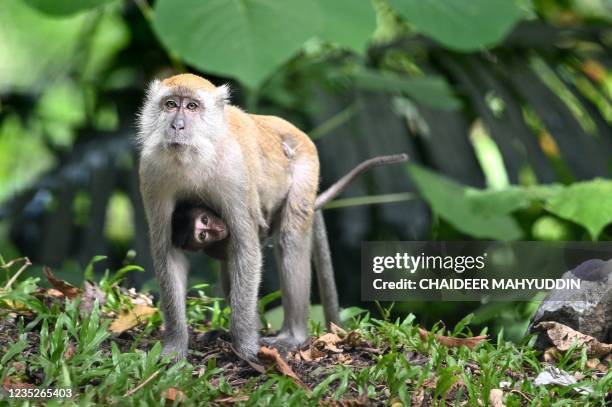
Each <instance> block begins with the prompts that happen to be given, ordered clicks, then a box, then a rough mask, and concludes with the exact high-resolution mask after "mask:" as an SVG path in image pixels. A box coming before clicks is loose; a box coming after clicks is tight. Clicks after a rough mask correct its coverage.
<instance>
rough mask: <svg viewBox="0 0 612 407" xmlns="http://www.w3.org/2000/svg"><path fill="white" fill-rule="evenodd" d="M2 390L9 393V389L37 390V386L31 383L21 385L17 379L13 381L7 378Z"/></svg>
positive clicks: (3, 382)
mask: <svg viewBox="0 0 612 407" xmlns="http://www.w3.org/2000/svg"><path fill="white" fill-rule="evenodd" d="M2 388H4V390H5V391H8V390H9V389H35V388H36V386H35V385H33V384H30V383H21V382H19V381H17V379H14V380H13V379H11V378H10V377H9V376H5V377H4V380H3V381H2Z"/></svg>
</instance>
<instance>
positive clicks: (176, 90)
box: [138, 74, 229, 153]
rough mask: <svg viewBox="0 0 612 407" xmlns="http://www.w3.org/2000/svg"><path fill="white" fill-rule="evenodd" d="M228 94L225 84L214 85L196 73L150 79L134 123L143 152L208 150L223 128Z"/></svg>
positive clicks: (224, 129) (224, 127)
mask: <svg viewBox="0 0 612 407" xmlns="http://www.w3.org/2000/svg"><path fill="white" fill-rule="evenodd" d="M228 97H229V88H228V87H227V86H226V85H222V86H219V87H216V86H214V85H213V84H212V83H210V82H209V81H207V80H206V79H204V78H202V77H199V76H197V75H192V74H181V75H175V76H172V77H170V78H167V79H164V80H161V81H160V80H155V81H153V82H152V83H151V85H150V86H149V89H148V91H147V96H146V98H145V102H144V106H143V108H142V111H141V114H140V117H139V123H138V125H139V126H138V127H139V131H138V142H139V144H140V145H141V147H142V149H143V152H144V153H147V152H151V151H154V150H167V151H170V152H173V153H174V152H179V153H180V152H183V151H185V150H194V151H209V150H211V149H212V148H213V147H214V143H215V141H216V140H218V138H219V137H222V136H223V135H224V133H225V131H226V122H225V114H224V109H225V105H226V104H227V100H228Z"/></svg>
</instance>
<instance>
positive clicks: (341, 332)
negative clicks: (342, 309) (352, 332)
mask: <svg viewBox="0 0 612 407" xmlns="http://www.w3.org/2000/svg"><path fill="white" fill-rule="evenodd" d="M329 332H331V333H333V334H336V335H338V336H339V337H341V338H344V337H345V336H346V331H345V330H344V329H343V328H342V327H340V326H338V325H336V324H334V323H333V322H330V323H329Z"/></svg>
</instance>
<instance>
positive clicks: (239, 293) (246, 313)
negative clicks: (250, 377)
mask: <svg viewBox="0 0 612 407" xmlns="http://www.w3.org/2000/svg"><path fill="white" fill-rule="evenodd" d="M236 229H238V228H234V230H236ZM247 229H249V230H245V231H238V232H237V233H234V232H232V233H233V234H232V236H231V237H230V244H229V256H228V261H227V270H223V272H227V275H225V276H224V277H222V278H226V279H227V278H228V277H229V287H227V282H226V283H225V284H226V287H225V289H224V291H225V290H228V291H229V302H230V306H231V308H232V317H231V321H230V334H231V336H232V344H233V346H234V350H235V351H236V352H237V353H238V354H239V355H240V356H241V357H244V358H246V359H249V360H257V352H258V351H259V332H258V328H259V317H258V314H257V295H258V291H259V283H260V281H261V273H262V270H261V267H262V264H261V248H260V243H259V239H258V236H257V227H256V226H255V225H252V227H249V228H247Z"/></svg>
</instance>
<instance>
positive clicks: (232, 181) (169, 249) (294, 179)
mask: <svg viewBox="0 0 612 407" xmlns="http://www.w3.org/2000/svg"><path fill="white" fill-rule="evenodd" d="M138 142H139V145H140V155H141V157H140V187H141V194H142V198H143V203H144V207H145V212H146V215H147V220H148V223H149V232H150V240H151V251H152V256H153V264H154V267H155V271H156V274H157V278H158V280H159V284H160V296H161V301H162V310H163V314H164V319H165V337H164V353H166V354H168V353H172V354H174V355H175V357H177V358H183V357H185V356H186V353H187V343H188V334H187V322H186V317H185V295H186V282H187V272H188V262H187V259H186V257H185V255H184V253H183V252H182V251H181V250H180V249H178V248H176V247H175V246H173V245H172V214H173V212H174V209H175V207H176V205H177V203H178V202H187V201H195V202H200V203H202V204H204V205H206V207H208V208H211V209H212V210H213V211H214V212H215V213H218V214H219V216H220V217H221V218H222V219H223V220H224V221H225V223H226V224H227V227H228V229H229V231H230V232H231V233H230V234H229V241H228V242H227V260H226V261H222V263H221V277H220V278H221V282H222V285H223V287H224V292H225V295H226V298H227V299H228V300H229V304H230V306H231V308H232V314H231V323H230V334H231V337H232V343H233V347H234V349H235V351H236V352H237V353H238V354H239V355H241V356H242V357H244V358H247V359H256V355H257V352H258V350H259V346H260V344H259V340H260V338H259V332H258V328H259V324H258V320H259V318H258V315H257V294H258V288H259V283H260V280H261V267H262V253H261V244H260V236H274V237H275V239H276V241H277V245H276V247H277V250H276V252H277V256H278V264H279V273H280V281H281V290H282V292H283V297H282V302H283V309H284V315H285V319H284V321H283V326H282V329H281V331H280V333H279V334H278V335H277V336H276V337H273V338H267V340H266V343H267V344H269V345H272V346H281V347H284V348H293V347H295V346H297V345H299V344H300V343H301V342H303V341H304V340H305V339H306V335H307V317H308V305H309V296H310V280H311V273H310V251H311V233H312V221H313V214H314V207H315V199H316V191H317V187H318V183H319V159H318V154H317V150H316V147H315V145H314V144H313V143H312V141H311V140H310V139H309V138H308V136H306V135H305V134H304V133H303V132H301V131H300V130H299V129H297V128H296V127H295V126H293V125H292V124H291V123H289V122H287V121H285V120H283V119H281V118H278V117H274V116H260V115H253V114H247V113H245V112H243V111H242V110H240V109H238V108H237V107H234V106H232V105H230V104H228V88H227V87H226V86H220V87H215V86H214V85H213V84H212V83H210V82H209V81H207V80H206V79H203V78H201V77H199V76H196V75H191V74H183V75H176V76H173V77H170V78H167V79H165V80H163V81H159V80H156V81H154V82H153V83H152V84H151V85H150V87H149V90H148V93H147V96H146V99H145V102H144V106H143V108H142V112H141V114H140V117H139V131H138ZM287 149H289V150H290V152H291V154H287Z"/></svg>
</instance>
